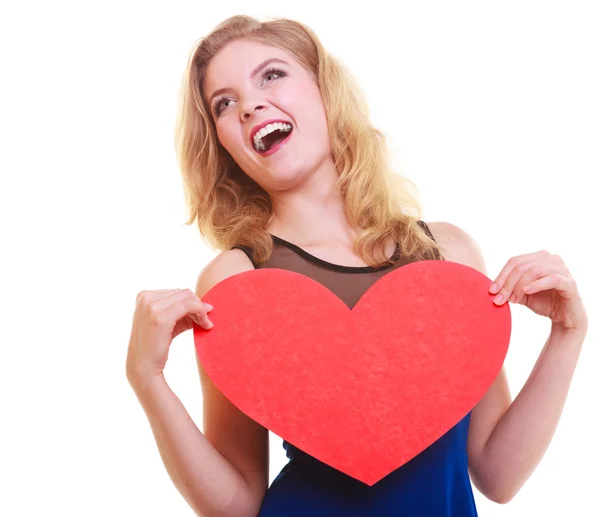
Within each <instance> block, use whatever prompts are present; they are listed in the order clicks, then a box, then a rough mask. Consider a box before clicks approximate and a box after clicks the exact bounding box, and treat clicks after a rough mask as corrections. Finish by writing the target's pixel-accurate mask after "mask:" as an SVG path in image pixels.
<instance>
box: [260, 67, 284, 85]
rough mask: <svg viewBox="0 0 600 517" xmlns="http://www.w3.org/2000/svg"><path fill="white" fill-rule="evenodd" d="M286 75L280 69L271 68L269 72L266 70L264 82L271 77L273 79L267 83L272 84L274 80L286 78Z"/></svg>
mask: <svg viewBox="0 0 600 517" xmlns="http://www.w3.org/2000/svg"><path fill="white" fill-rule="evenodd" d="M286 75H287V74H286V73H285V72H284V71H283V70H280V69H279V68H269V69H268V70H265V73H264V74H263V81H265V80H266V79H267V78H268V77H271V78H272V79H271V80H270V81H266V82H268V83H270V82H272V81H273V79H278V78H280V77H285V76H286Z"/></svg>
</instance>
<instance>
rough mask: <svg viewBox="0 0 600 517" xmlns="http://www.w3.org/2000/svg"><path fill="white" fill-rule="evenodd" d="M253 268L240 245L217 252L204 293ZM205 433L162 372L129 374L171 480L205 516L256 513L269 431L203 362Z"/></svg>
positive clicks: (205, 274)
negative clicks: (218, 386)
mask: <svg viewBox="0 0 600 517" xmlns="http://www.w3.org/2000/svg"><path fill="white" fill-rule="evenodd" d="M249 269H252V264H251V263H250V261H249V260H248V258H247V257H246V255H245V254H244V253H243V252H241V251H240V250H230V251H227V252H224V253H222V254H220V255H219V256H218V257H216V258H215V259H214V260H213V261H212V262H211V263H210V264H209V265H208V266H207V267H206V268H205V269H204V270H203V271H202V273H201V274H200V276H199V278H198V283H197V286H196V295H197V296H198V297H200V298H201V297H202V296H203V295H204V294H205V293H206V292H207V291H208V290H209V289H210V288H211V287H212V286H214V285H215V284H216V283H218V282H219V281H221V280H223V279H224V278H226V277H227V276H231V275H233V274H236V273H239V272H242V271H246V270H249ZM198 366H199V371H200V378H201V381H202V389H203V403H204V404H203V405H204V408H203V409H204V411H203V413H204V434H203V433H202V432H201V431H200V430H199V429H198V427H197V426H196V424H195V423H194V421H193V420H192V418H191V417H190V415H189V414H188V412H187V411H186V409H185V407H184V406H183V404H182V403H181V401H180V400H179V398H178V397H177V396H176V395H175V393H173V391H172V390H171V388H170V387H169V386H168V384H167V382H166V380H165V378H164V376H163V375H162V374H161V375H159V376H155V377H152V378H148V377H143V378H140V377H139V376H136V375H134V374H132V375H130V376H129V381H130V384H131V385H132V387H133V389H134V391H135V393H136V395H137V397H138V400H139V401H140V403H141V405H142V407H143V409H144V411H145V413H146V415H147V417H148V421H149V422H150V425H151V427H152V432H153V434H154V438H155V440H156V443H157V446H158V449H159V452H160V455H161V458H162V460H163V463H164V465H165V468H166V469H167V471H168V473H169V476H170V478H171V480H172V481H173V483H174V485H175V486H176V488H177V489H178V490H179V492H180V493H181V495H182V496H183V497H184V499H185V500H186V501H187V503H188V504H189V505H190V507H191V508H192V509H193V510H194V512H195V514H196V515H199V516H202V517H237V516H241V517H254V516H256V515H257V514H258V511H259V508H260V504H261V502H262V499H263V497H264V493H265V491H266V489H267V484H268V431H267V430H266V429H264V428H263V427H262V426H260V425H259V424H257V423H256V422H254V421H252V420H251V419H249V418H248V417H247V416H246V415H244V414H243V413H241V412H240V411H239V410H238V409H237V408H235V407H234V406H233V405H232V404H231V403H229V401H227V399H226V398H225V397H224V396H223V395H222V394H221V393H220V392H219V391H218V390H217V389H216V388H215V387H214V385H213V384H212V382H210V380H209V379H208V377H207V376H206V375H205V373H204V371H203V369H202V367H201V365H200V364H199V363H198Z"/></svg>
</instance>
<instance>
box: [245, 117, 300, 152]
mask: <svg viewBox="0 0 600 517" xmlns="http://www.w3.org/2000/svg"><path fill="white" fill-rule="evenodd" d="M276 129H278V130H279V131H286V132H287V131H291V130H292V125H291V124H285V123H283V122H274V123H273V124H267V125H266V126H265V127H263V128H262V129H260V130H259V131H257V132H256V134H255V135H254V147H255V148H256V149H257V150H258V151H264V150H265V149H266V148H265V144H264V143H263V141H262V139H263V138H264V137H265V136H266V135H268V134H269V133H272V132H273V131H275V130H276Z"/></svg>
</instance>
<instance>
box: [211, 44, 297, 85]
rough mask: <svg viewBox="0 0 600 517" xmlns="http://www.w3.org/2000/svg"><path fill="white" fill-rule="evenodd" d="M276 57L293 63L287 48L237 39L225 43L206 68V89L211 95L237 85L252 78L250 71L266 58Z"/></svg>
mask: <svg viewBox="0 0 600 517" xmlns="http://www.w3.org/2000/svg"><path fill="white" fill-rule="evenodd" d="M271 57H276V58H279V59H283V60H284V61H287V62H288V63H290V65H293V63H294V58H293V56H292V55H291V54H290V53H289V52H286V51H285V50H283V49H281V48H278V47H272V46H270V45H265V44H264V43H256V42H253V41H245V40H235V41H231V42H229V43H228V44H227V45H225V46H224V47H223V48H222V49H221V50H220V51H219V52H217V54H215V55H214V56H213V58H212V59H211V60H210V63H209V65H208V67H207V69H206V75H205V77H204V90H205V92H206V95H207V96H208V95H210V94H211V93H212V92H213V91H214V90H216V89H219V88H228V87H232V88H233V87H235V85H236V84H237V83H239V82H241V81H244V80H248V79H249V78H250V72H252V70H253V69H254V68H255V67H256V66H257V65H258V64H259V63H261V62H263V61H264V60H265V59H269V58H271Z"/></svg>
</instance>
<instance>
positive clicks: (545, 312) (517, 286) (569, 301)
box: [489, 250, 587, 332]
mask: <svg viewBox="0 0 600 517" xmlns="http://www.w3.org/2000/svg"><path fill="white" fill-rule="evenodd" d="M494 284H496V286H497V287H496V288H495V289H493V287H494ZM489 292H490V293H492V294H495V293H498V295H497V296H496V297H495V298H494V302H495V303H496V304H497V305H502V304H503V303H506V301H510V302H513V303H520V304H522V305H525V307H529V308H530V309H531V310H532V311H533V312H535V313H536V314H540V315H541V316H547V317H548V318H550V319H551V320H552V323H553V326H554V325H558V326H561V327H564V329H565V330H578V331H582V332H587V314H586V312H585V308H584V306H583V301H582V299H581V296H580V294H579V291H578V290H577V284H576V283H575V280H574V279H573V277H572V276H571V273H570V272H569V270H568V269H567V266H565V263H564V262H563V260H562V259H561V258H560V257H559V256H558V255H552V254H551V253H549V252H548V251H546V250H543V251H538V252H536V253H529V254H526V255H518V256H516V257H512V258H511V259H510V260H509V261H508V262H507V263H506V265H505V266H504V268H503V269H502V271H500V274H499V275H498V276H497V277H496V280H494V283H493V284H492V286H491V287H490V290H489ZM498 296H501V297H502V299H501V300H497V299H498Z"/></svg>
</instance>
